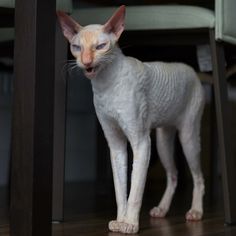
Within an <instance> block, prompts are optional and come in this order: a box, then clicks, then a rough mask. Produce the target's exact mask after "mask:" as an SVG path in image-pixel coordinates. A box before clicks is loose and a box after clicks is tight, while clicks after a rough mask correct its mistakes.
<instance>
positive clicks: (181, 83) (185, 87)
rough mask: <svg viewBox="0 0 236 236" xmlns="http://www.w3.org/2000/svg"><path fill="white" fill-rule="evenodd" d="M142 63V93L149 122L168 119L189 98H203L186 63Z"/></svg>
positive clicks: (171, 118)
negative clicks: (143, 80) (150, 118)
mask: <svg viewBox="0 0 236 236" xmlns="http://www.w3.org/2000/svg"><path fill="white" fill-rule="evenodd" d="M144 65H145V67H146V71H148V76H147V77H146V88H147V90H146V94H147V97H148V101H149V111H150V114H152V115H151V116H152V120H153V122H154V121H157V123H158V122H159V123H165V122H167V123H171V120H173V119H174V120H175V119H176V118H177V114H181V113H182V112H183V111H184V110H185V109H186V107H188V106H189V104H190V101H191V100H192V99H195V98H197V99H200V100H202V99H203V98H202V97H203V92H202V86H201V83H200V81H199V79H198V77H197V74H196V73H195V71H194V70H193V69H192V68H191V67H190V66H188V65H186V64H183V63H165V62H148V63H144ZM195 95H196V96H195ZM160 121H161V122H160ZM154 123H155V122H154Z"/></svg>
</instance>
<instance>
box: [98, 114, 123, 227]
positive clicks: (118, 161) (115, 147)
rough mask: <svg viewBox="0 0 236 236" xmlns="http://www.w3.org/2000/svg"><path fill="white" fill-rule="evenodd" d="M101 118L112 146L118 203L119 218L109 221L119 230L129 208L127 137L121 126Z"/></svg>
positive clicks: (111, 153) (112, 162) (110, 146)
mask: <svg viewBox="0 0 236 236" xmlns="http://www.w3.org/2000/svg"><path fill="white" fill-rule="evenodd" d="M100 120H101V121H100V123H101V124H102V128H103V131H104V133H105V136H106V139H107V142H108V145H109V148H110V156H111V165H112V173H113V180H114V186H115V195H116V203H117V218H116V220H112V221H110V222H109V229H110V230H111V231H113V232H119V229H120V223H121V222H123V221H124V218H125V215H126V210H127V138H126V137H125V135H124V134H123V132H122V131H121V129H120V128H119V127H117V126H116V125H114V124H113V123H111V122H109V121H106V120H105V119H101V118H100Z"/></svg>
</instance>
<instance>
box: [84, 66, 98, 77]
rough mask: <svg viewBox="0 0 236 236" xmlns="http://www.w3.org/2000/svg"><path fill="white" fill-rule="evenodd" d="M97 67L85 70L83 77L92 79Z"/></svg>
mask: <svg viewBox="0 0 236 236" xmlns="http://www.w3.org/2000/svg"><path fill="white" fill-rule="evenodd" d="M97 70H98V66H94V67H88V68H86V69H85V75H86V76H87V77H90V78H92V77H94V76H95V75H96V74H97Z"/></svg>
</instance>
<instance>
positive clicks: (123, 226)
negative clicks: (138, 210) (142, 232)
mask: <svg viewBox="0 0 236 236" xmlns="http://www.w3.org/2000/svg"><path fill="white" fill-rule="evenodd" d="M108 227H109V230H110V231H112V232H119V233H123V234H135V233H137V232H138V230H139V225H138V224H129V223H125V222H119V221H116V220H112V221H110V222H109V225H108Z"/></svg>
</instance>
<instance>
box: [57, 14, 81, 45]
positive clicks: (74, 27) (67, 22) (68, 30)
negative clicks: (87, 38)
mask: <svg viewBox="0 0 236 236" xmlns="http://www.w3.org/2000/svg"><path fill="white" fill-rule="evenodd" d="M57 17H58V20H59V23H60V25H61V29H62V32H63V34H64V36H65V37H66V38H67V39H68V41H69V42H71V40H72V38H73V37H74V36H75V35H76V34H78V32H79V31H80V30H81V28H82V26H81V25H79V24H78V23H77V22H76V21H75V20H74V19H72V18H71V17H70V16H68V15H67V14H65V13H64V12H62V11H57Z"/></svg>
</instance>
